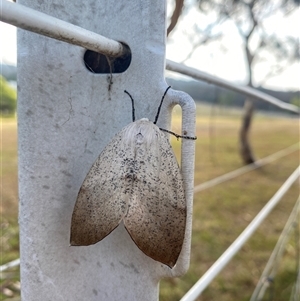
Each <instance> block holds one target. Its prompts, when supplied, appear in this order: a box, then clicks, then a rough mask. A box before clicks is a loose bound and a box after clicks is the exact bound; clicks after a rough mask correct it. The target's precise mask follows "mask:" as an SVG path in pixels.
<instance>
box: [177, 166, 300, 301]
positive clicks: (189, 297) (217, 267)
mask: <svg viewBox="0 0 300 301" xmlns="http://www.w3.org/2000/svg"><path fill="white" fill-rule="evenodd" d="M299 176H300V166H298V167H297V169H296V170H295V171H294V172H293V173H292V175H290V177H289V178H288V179H287V180H286V181H285V183H284V184H283V185H282V186H281V187H280V188H279V190H278V191H277V192H276V193H275V195H274V196H273V197H272V198H271V199H270V200H269V202H268V203H267V204H266V205H265V206H264V207H263V208H262V210H261V211H260V212H259V213H258V214H257V215H256V217H255V218H254V219H253V220H252V222H251V223H250V224H249V225H248V226H247V228H246V229H245V230H244V231H243V232H242V233H241V234H240V235H239V237H238V238H237V239H236V240H235V241H234V242H233V243H232V244H231V245H230V246H229V248H228V249H227V250H226V251H225V252H224V253H223V254H222V255H221V256H220V257H219V259H218V260H217V261H216V262H215V263H214V264H213V265H212V266H211V267H210V268H209V269H208V271H207V272H206V273H205V274H204V275H203V276H202V277H201V278H200V279H199V280H198V281H197V282H196V284H195V285H194V286H193V287H192V288H191V289H190V290H189V291H188V292H187V293H186V294H185V295H184V296H183V298H182V299H181V301H194V300H196V299H197V298H198V297H199V296H200V294H201V293H202V292H203V291H204V290H205V289H206V288H207V286H208V285H209V284H210V283H211V282H212V281H213V279H214V278H215V277H216V276H217V275H218V274H219V273H220V272H221V271H222V270H223V268H224V267H225V266H226V265H227V264H228V263H229V261H231V259H232V258H233V256H234V255H235V254H236V253H237V252H238V251H239V250H240V249H241V247H242V246H243V245H244V244H245V242H246V241H247V240H248V239H249V238H250V237H251V235H252V234H253V233H254V231H255V230H256V229H257V228H258V227H259V225H260V224H261V223H262V222H263V221H264V219H265V218H266V217H267V216H268V215H269V213H270V212H271V211H272V210H273V208H274V207H275V206H276V205H277V204H278V202H279V201H280V200H281V198H282V197H283V196H284V194H285V193H286V192H287V191H288V190H289V188H290V187H291V186H292V184H293V183H294V182H295V181H296V180H297V179H298V178H299Z"/></svg>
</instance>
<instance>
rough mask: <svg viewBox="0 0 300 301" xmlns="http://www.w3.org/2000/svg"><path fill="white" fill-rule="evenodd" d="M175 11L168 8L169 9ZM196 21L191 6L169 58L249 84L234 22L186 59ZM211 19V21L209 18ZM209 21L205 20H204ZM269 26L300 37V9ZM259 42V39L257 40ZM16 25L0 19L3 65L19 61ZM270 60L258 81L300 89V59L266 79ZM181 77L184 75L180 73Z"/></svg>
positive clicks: (169, 45)
mask: <svg viewBox="0 0 300 301" xmlns="http://www.w3.org/2000/svg"><path fill="white" fill-rule="evenodd" d="M171 11H172V10H171V9H170V7H168V12H169V13H170V12H171ZM195 20H199V14H198V11H197V10H196V9H191V10H190V11H189V13H188V14H186V15H183V16H182V17H181V19H180V21H179V23H178V25H177V27H176V30H175V31H174V32H172V33H171V35H170V36H169V38H168V43H167V48H166V57H167V59H170V60H173V61H175V62H183V61H184V64H186V65H188V66H191V67H193V68H197V69H199V70H201V71H205V72H207V73H209V74H212V75H215V76H218V77H221V78H223V79H226V80H228V81H230V82H235V83H239V84H246V82H247V72H246V64H245V54H244V52H243V50H242V40H241V39H240V38H239V36H238V34H237V32H236V29H235V28H234V26H233V25H232V24H230V23H228V24H226V25H224V26H226V28H225V29H226V32H228V34H227V35H226V36H225V37H224V38H222V40H221V42H218V43H210V44H208V45H206V46H205V47H203V46H202V47H200V48H198V49H197V50H196V51H194V53H193V55H192V56H191V57H190V59H188V60H185V59H186V58H187V57H188V55H189V53H190V52H191V49H192V45H191V43H190V37H191V36H192V33H191V32H192V28H193V26H194V24H195ZM206 21H208V22H209V20H206ZM204 22H205V19H204ZM265 27H266V29H267V30H268V31H269V32H270V33H272V32H276V33H277V34H281V35H286V34H293V35H298V36H299V28H300V9H298V10H297V11H295V13H294V14H292V15H291V16H290V17H289V18H288V19H287V20H285V19H284V18H283V17H282V16H280V15H277V16H273V17H272V18H269V19H268V22H266V23H265ZM253 43H254V44H255V41H254V42H253ZM16 48H17V47H16V28H15V27H14V26H11V25H9V24H6V23H3V22H0V61H1V63H2V64H12V65H15V64H16V55H17V49H16ZM269 66H270V64H269V61H268V59H266V60H265V62H264V63H262V64H260V65H257V67H256V69H255V74H254V78H255V80H254V84H255V85H256V86H259V85H262V86H264V87H265V88H271V89H276V90H299V89H300V64H299V61H298V62H297V63H294V64H293V65H291V66H289V67H287V68H285V71H284V72H282V73H280V75H279V76H276V77H272V78H270V79H268V80H264V76H265V74H266V70H269ZM179 77H180V76H179Z"/></svg>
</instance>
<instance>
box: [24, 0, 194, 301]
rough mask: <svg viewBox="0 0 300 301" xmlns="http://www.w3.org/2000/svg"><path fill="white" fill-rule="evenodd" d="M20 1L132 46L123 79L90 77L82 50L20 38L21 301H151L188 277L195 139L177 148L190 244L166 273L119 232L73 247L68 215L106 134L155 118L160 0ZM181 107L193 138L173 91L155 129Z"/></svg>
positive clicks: (161, 58) (161, 51)
mask: <svg viewBox="0 0 300 301" xmlns="http://www.w3.org/2000/svg"><path fill="white" fill-rule="evenodd" d="M18 2H19V3H21V4H23V5H26V6H28V7H31V8H34V9H36V10H39V11H42V12H44V13H47V14H49V15H51V16H54V17H57V18H60V19H62V20H64V21H67V22H70V23H73V24H75V25H78V26H80V27H83V28H85V29H88V30H91V31H93V32H95V33H99V34H102V35H104V36H106V37H108V38H112V39H115V40H118V41H121V42H124V43H126V44H127V45H129V47H130V49H131V52H132V61H131V64H130V66H129V68H128V69H127V70H126V71H125V72H124V73H119V74H113V75H112V79H110V75H109V74H93V73H92V72H90V71H88V70H87V68H86V67H85V64H84V61H83V56H84V53H85V49H83V48H81V47H79V46H74V45H70V44H67V43H64V42H60V41H56V40H54V39H50V38H47V37H43V36H40V35H37V34H35V33H30V32H27V31H23V30H19V31H18V135H19V196H20V216H19V222H20V248H21V283H22V300H23V301H40V300H41V298H42V300H44V301H53V300H57V301H59V300H62V301H68V300H69V301H71V300H72V301H74V300H75V301H77V300H78V301H82V300H89V301H93V300H146V301H147V300H149V301H150V300H151V301H152V300H157V299H158V282H159V280H160V279H161V278H162V277H166V276H177V275H180V274H182V273H184V272H185V271H186V269H187V267H188V262H189V245H190V230H191V214H192V211H191V207H192V195H193V173H192V171H193V160H194V157H193V156H194V145H193V142H192V141H187V140H184V141H183V149H182V150H183V153H182V155H183V162H182V168H183V169H184V171H183V176H184V179H185V190H186V196H187V206H188V221H187V231H186V240H185V244H184V248H183V250H182V253H181V255H180V258H179V260H178V263H177V265H176V266H175V267H174V268H173V269H170V268H168V267H166V266H164V265H163V264H161V263H158V262H156V261H154V260H152V259H150V258H149V257H147V256H146V255H144V254H143V253H142V252H141V251H140V250H139V249H138V248H137V247H136V245H135V244H134V243H133V242H132V240H131V238H130V237H129V235H128V234H127V232H126V231H125V230H124V227H123V226H122V225H120V226H119V227H118V228H117V229H115V230H114V231H113V232H112V233H111V234H110V235H108V236H107V237H106V238H105V239H104V240H103V241H101V242H100V243H97V244H95V245H92V246H88V247H69V237H70V223H71V215H72V211H73V207H74V203H75V201H76V197H77V193H78V190H79V188H80V186H81V183H82V181H83V179H84V178H85V176H86V174H87V172H88V170H89V168H90V167H91V165H92V163H93V162H94V161H95V159H96V158H97V157H98V155H99V154H100V152H101V151H102V149H103V148H104V146H105V145H107V143H108V142H109V141H110V139H111V138H112V136H113V135H114V134H115V133H117V132H118V131H119V130H120V129H121V128H122V127H123V126H125V125H126V124H128V123H129V122H131V103H130V100H129V99H128V97H127V96H126V95H124V90H125V89H126V90H128V91H129V92H130V93H131V94H132V95H133V97H134V98H135V100H136V108H135V109H136V117H137V119H139V118H142V117H147V118H149V119H150V120H154V117H155V113H156V110H157V107H158V104H159V101H160V99H161V96H162V95H163V93H164V90H165V89H166V86H167V85H166V83H165V81H164V65H165V2H164V1H161V0H155V1H153V0H140V1H136V0H129V1H119V0H110V1H95V0H86V1H78V0H77V1H67V2H65V1H61V0H53V1H35V0H20V1H18ZM175 103H179V104H180V105H181V106H182V108H183V121H184V126H183V130H184V131H185V130H188V133H189V135H194V129H193V127H194V124H195V112H194V103H193V101H192V100H191V98H190V97H188V96H187V95H186V94H184V93H180V92H176V91H173V90H172V91H170V93H168V95H167V97H166V102H165V104H164V106H163V112H162V115H161V118H160V122H159V126H161V127H164V128H168V126H169V123H170V113H171V108H172V106H173V105H174V104H175Z"/></svg>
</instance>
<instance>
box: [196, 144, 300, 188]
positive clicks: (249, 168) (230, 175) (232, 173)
mask: <svg viewBox="0 0 300 301" xmlns="http://www.w3.org/2000/svg"><path fill="white" fill-rule="evenodd" d="M299 147H300V144H299V142H298V143H295V144H293V145H291V146H289V147H287V148H285V149H283V150H281V151H279V152H277V153H274V154H272V155H270V156H267V157H265V158H262V159H259V160H257V161H255V163H252V164H249V165H246V166H242V167H241V168H238V169H235V170H233V171H230V172H228V173H226V174H224V175H221V176H219V177H216V178H213V179H211V180H209V181H206V182H204V183H201V184H199V185H197V186H195V187H194V193H197V192H200V191H202V190H205V189H208V188H211V187H213V186H215V185H218V184H221V183H223V182H226V181H229V180H232V179H234V178H236V177H238V176H241V175H243V174H245V173H247V172H249V171H252V170H255V169H257V168H260V167H262V166H263V165H266V164H268V163H271V162H273V161H275V160H278V159H280V158H282V157H284V156H287V155H289V154H291V153H293V152H295V151H296V150H298V149H299Z"/></svg>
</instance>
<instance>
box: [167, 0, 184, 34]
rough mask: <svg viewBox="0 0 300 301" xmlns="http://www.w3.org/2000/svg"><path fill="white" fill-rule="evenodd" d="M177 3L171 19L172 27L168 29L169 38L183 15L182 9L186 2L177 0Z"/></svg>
mask: <svg viewBox="0 0 300 301" xmlns="http://www.w3.org/2000/svg"><path fill="white" fill-rule="evenodd" d="M175 1H176V4H175V8H174V11H173V14H172V17H171V23H170V25H169V26H168V29H167V36H168V35H169V34H170V32H171V31H172V30H173V29H174V27H175V26H176V24H177V22H178V19H179V17H180V15H181V11H182V8H183V2H184V0H175Z"/></svg>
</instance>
